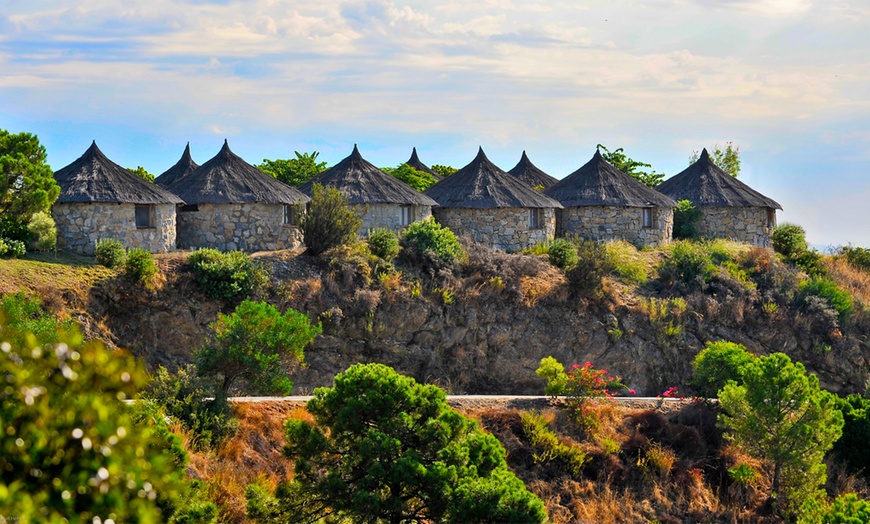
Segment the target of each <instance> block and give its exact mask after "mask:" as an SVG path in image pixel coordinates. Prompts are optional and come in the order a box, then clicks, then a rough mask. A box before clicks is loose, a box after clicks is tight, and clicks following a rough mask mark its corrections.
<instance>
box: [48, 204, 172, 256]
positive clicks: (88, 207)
mask: <svg viewBox="0 0 870 524" xmlns="http://www.w3.org/2000/svg"><path fill="white" fill-rule="evenodd" d="M135 209H136V205H135V204H119V203H111V202H95V203H85V202H74V203H56V204H54V205H53V206H51V215H52V217H53V218H54V223H55V226H56V227H57V247H58V249H60V250H62V251H68V252H71V253H79V254H82V255H93V254H94V247H95V246H96V243H97V240H102V239H105V238H113V239H115V240H118V241H120V242H121V243H122V244H123V245H124V247H126V248H127V249H132V248H140V249H144V250H146V251H150V252H151V253H166V252H167V251H172V250H173V249H175V204H151V223H152V225H153V226H154V227H150V228H137V227H136V218H135Z"/></svg>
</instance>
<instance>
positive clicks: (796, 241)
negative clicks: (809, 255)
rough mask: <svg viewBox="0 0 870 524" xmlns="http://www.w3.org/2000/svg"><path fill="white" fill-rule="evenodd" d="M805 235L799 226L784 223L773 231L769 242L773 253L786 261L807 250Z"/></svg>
mask: <svg viewBox="0 0 870 524" xmlns="http://www.w3.org/2000/svg"><path fill="white" fill-rule="evenodd" d="M806 234H807V233H806V231H804V228H802V227H801V226H799V225H797V224H789V223H788V222H786V223H784V224H780V225H778V226H777V227H776V229H774V230H773V233H772V234H771V235H770V241H771V244H773V250H774V251H776V252H777V253H779V254H780V255H782V256H784V257H785V258H786V259H791V258H792V257H795V256H797V255H799V254H801V253H802V252H804V251H806V250H807V238H806Z"/></svg>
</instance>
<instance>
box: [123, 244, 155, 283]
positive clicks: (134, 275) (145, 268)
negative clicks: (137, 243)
mask: <svg viewBox="0 0 870 524" xmlns="http://www.w3.org/2000/svg"><path fill="white" fill-rule="evenodd" d="M157 272H158V269H157V263H156V262H154V257H153V256H152V255H151V252H149V251H146V250H144V249H141V248H138V247H134V248H133V249H131V250H130V251H128V252H127V260H126V261H125V262H124V276H125V277H127V278H128V279H130V280H132V281H133V282H136V283H138V284H141V285H143V286H145V287H151V286H152V285H153V283H154V277H155V276H157Z"/></svg>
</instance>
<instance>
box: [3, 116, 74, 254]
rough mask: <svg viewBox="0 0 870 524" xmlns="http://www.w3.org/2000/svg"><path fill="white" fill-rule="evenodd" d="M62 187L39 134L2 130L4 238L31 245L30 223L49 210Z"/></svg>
mask: <svg viewBox="0 0 870 524" xmlns="http://www.w3.org/2000/svg"><path fill="white" fill-rule="evenodd" d="M58 195H60V186H58V185H57V182H55V180H54V173H53V172H52V170H51V167H49V165H48V164H47V163H46V153H45V147H44V146H42V145H41V144H40V143H39V139H38V138H37V137H36V135H32V134H30V133H10V132H9V131H6V130H5V129H0V217H2V219H0V238H10V239H12V240H20V241H22V242H27V241H28V240H29V238H28V231H27V223H28V222H29V221H30V217H31V216H32V215H33V214H34V213H37V212H39V211H48V210H49V208H51V204H53V203H54V201H55V200H57V197H58Z"/></svg>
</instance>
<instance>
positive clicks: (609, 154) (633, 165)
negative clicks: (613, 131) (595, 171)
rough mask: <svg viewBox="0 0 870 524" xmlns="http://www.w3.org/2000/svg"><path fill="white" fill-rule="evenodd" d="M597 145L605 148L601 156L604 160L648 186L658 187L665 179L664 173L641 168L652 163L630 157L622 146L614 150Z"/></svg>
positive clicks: (647, 166) (600, 148)
mask: <svg viewBox="0 0 870 524" xmlns="http://www.w3.org/2000/svg"><path fill="white" fill-rule="evenodd" d="M596 147H598V149H599V150H604V153H602V154H601V156H603V157H604V160H607V161H608V162H610V163H611V164H612V165H613V167H615V168H616V169H619V170H620V171H622V172H623V173H625V174H626V175H629V176H631V177H633V178H636V179H637V180H638V181H640V182H641V183H642V184H644V185H646V186H647V187H656V186H657V185H659V184H661V183H662V180H664V179H665V174H664V173H659V172H657V171H655V170H650V171H646V170H643V169H641V168H651V167H652V165H651V164H646V163H644V162H639V161H637V160H633V159H631V158H629V157H628V156H627V155H626V154H625V151H624V150H623V149H622V148H621V147H620V148H617V149H614V150H613V151H611V150H609V149H607V148H606V147H604V146H603V145H601V144H598V145H597V146H596Z"/></svg>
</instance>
